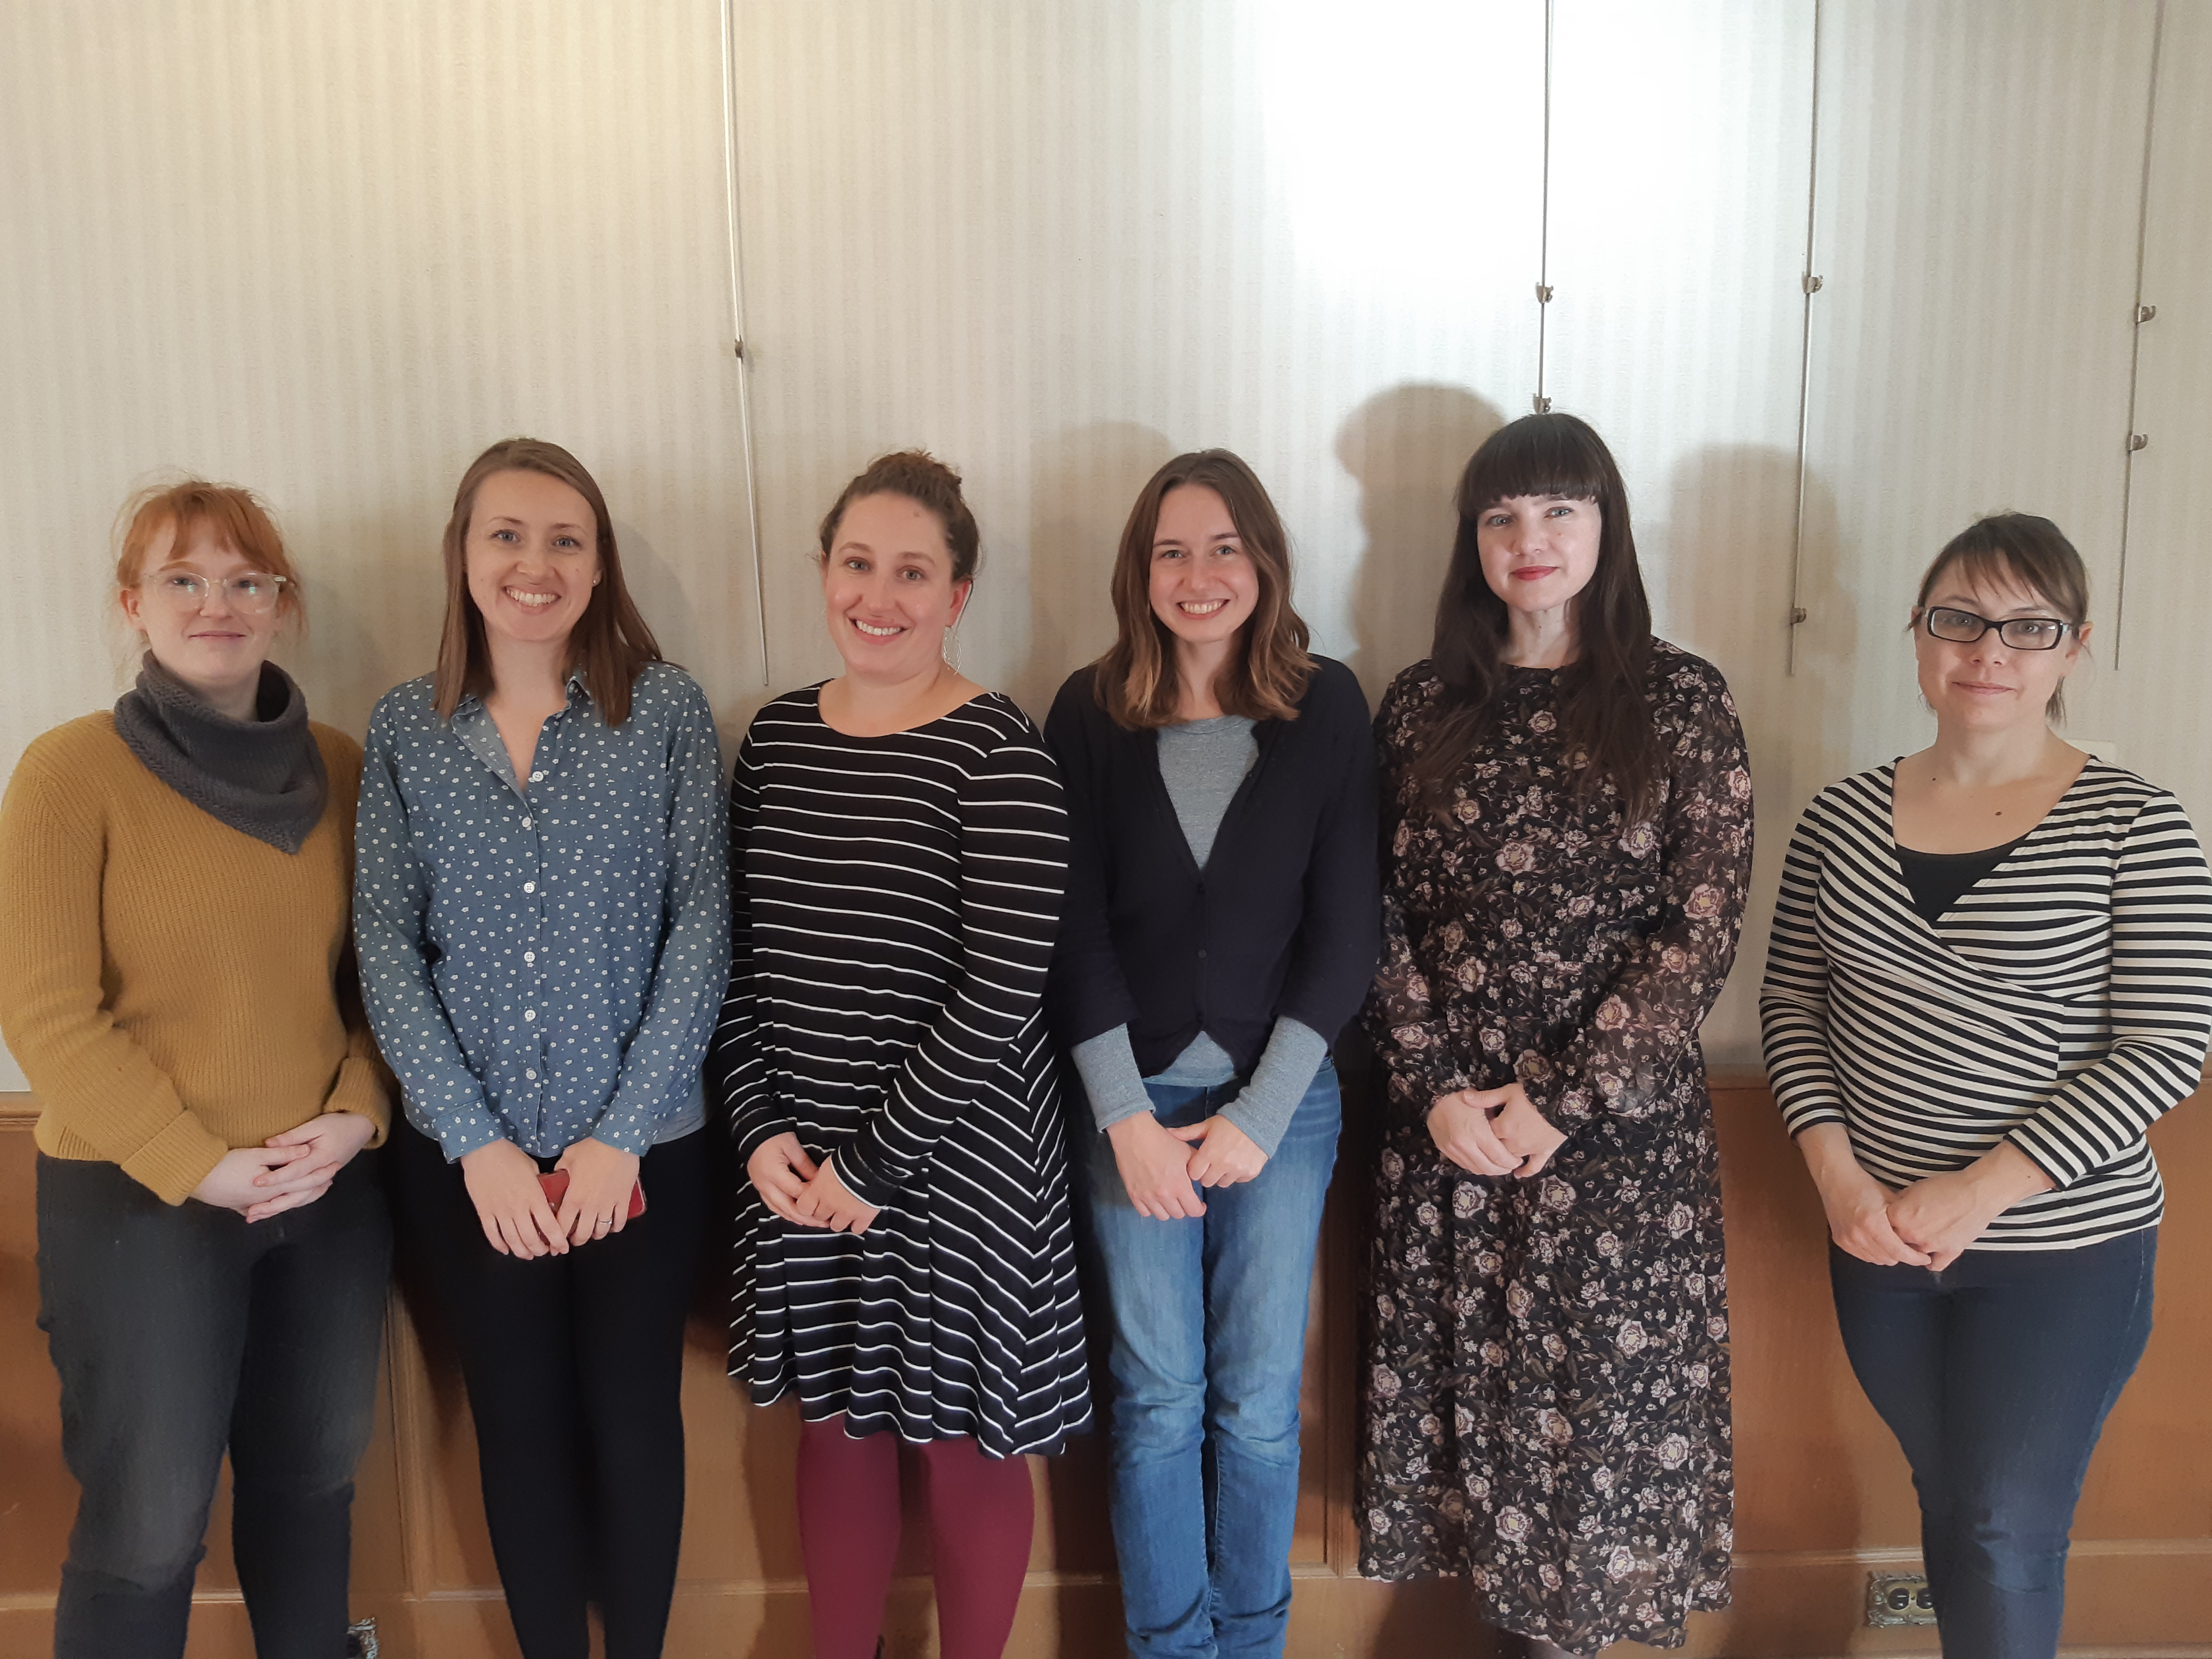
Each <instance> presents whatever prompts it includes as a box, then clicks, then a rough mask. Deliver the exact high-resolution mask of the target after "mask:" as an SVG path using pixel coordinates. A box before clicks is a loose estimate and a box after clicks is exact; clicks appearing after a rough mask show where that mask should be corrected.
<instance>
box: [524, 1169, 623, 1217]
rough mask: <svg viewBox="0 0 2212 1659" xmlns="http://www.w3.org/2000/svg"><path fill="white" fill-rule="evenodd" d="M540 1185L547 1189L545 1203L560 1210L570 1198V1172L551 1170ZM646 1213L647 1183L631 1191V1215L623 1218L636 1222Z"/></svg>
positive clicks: (539, 1178)
mask: <svg viewBox="0 0 2212 1659" xmlns="http://www.w3.org/2000/svg"><path fill="white" fill-rule="evenodd" d="M538 1185H539V1186H541V1187H543V1188H544V1189H545V1201H546V1202H547V1203H548V1204H550V1205H551V1206H553V1207H554V1208H555V1209H556V1210H558V1209H559V1208H560V1207H561V1200H562V1199H563V1198H565V1197H567V1196H568V1171H567V1170H549V1171H547V1172H546V1173H545V1174H544V1175H541V1176H538ZM644 1213H645V1183H644V1182H638V1183H637V1184H636V1185H635V1186H633V1187H632V1188H630V1189H629V1214H628V1215H627V1216H625V1217H623V1219H624V1220H625V1221H635V1220H636V1219H637V1218H638V1217H640V1216H641V1215H643V1214H644Z"/></svg>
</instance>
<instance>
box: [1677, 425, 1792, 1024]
mask: <svg viewBox="0 0 2212 1659" xmlns="http://www.w3.org/2000/svg"><path fill="white" fill-rule="evenodd" d="M1806 500H1807V507H1808V513H1810V512H1811V511H1812V510H1813V509H1814V507H1815V505H1816V501H1817V502H1823V503H1824V502H1825V501H1826V494H1825V492H1820V494H1819V495H1818V496H1817V497H1816V495H1814V494H1812V493H1808V495H1807V498H1806ZM1639 505H1640V506H1641V507H1642V508H1643V511H1642V513H1640V515H1639V522H1638V530H1639V532H1642V533H1640V534H1639V537H1638V539H1639V541H1640V542H1641V543H1643V544H1644V548H1643V550H1644V554H1645V563H1646V565H1647V575H1648V576H1649V577H1650V579H1651V584H1652V586H1653V589H1654V593H1655V599H1656V596H1657V595H1659V594H1662V593H1663V595H1664V598H1665V606H1664V614H1663V616H1662V621H1661V628H1660V631H1661V633H1662V635H1665V636H1666V637H1667V638H1669V639H1671V640H1673V641H1675V642H1676V643H1677V644H1679V645H1680V646H1681V647H1683V648H1684V649H1686V650H1690V651H1694V652H1696V653H1699V655H1700V656H1703V657H1706V658H1708V659H1711V661H1712V662H1713V663H1714V664H1715V665H1717V667H1718V668H1719V669H1720V670H1721V671H1722V672H1723V674H1725V675H1726V676H1727V677H1728V682H1729V690H1731V692H1733V693H1734V695H1735V704H1736V711H1737V713H1738V714H1739V716H1740V717H1741V720H1742V722H1743V734H1744V742H1745V744H1746V746H1747V748H1748V750H1750V754H1751V774H1752V782H1753V798H1754V799H1755V800H1756V802H1757V804H1758V811H1759V820H1758V824H1757V831H1756V835H1755V837H1754V848H1755V853H1756V862H1755V864H1754V865H1753V872H1752V879H1751V897H1750V902H1749V904H1748V905H1747V908H1746V909H1745V913H1744V924H1743V936H1742V943H1741V945H1740V946H1739V948H1738V950H1737V953H1736V961H1735V970H1734V972H1733V973H1731V974H1730V975H1729V982H1728V987H1727V988H1726V990H1724V991H1723V993H1722V995H1721V1000H1720V1001H1719V1002H1718V1003H1717V1005H1716V1006H1715V1008H1714V1010H1713V1012H1712V1014H1711V1016H1710V1017H1709V1018H1707V1020H1706V1022H1705V1030H1704V1034H1703V1041H1704V1044H1705V1056H1706V1059H1707V1060H1708V1061H1709V1062H1711V1063H1714V1064H1717V1065H1723V1066H1752V1065H1756V1064H1757V1063H1758V1061H1759V1018H1758V993H1759V977H1760V975H1761V974H1762V973H1763V972H1764V970H1765V957H1766V938H1767V933H1768V930H1769V928H1770V927H1771V923H1772V918H1773V897H1774V890H1775V887H1776V885H1777V884H1778V882H1779V880H1780V878H1781V871H1782V854H1783V851H1784V848H1786V847H1787V845H1788V844H1789V839H1790V827H1791V825H1792V824H1793V823H1795V822H1796V813H1797V810H1798V808H1799V807H1800V806H1801V805H1802V804H1803V802H1802V794H1801V790H1800V785H1799V779H1800V775H1801V774H1802V765H1803V763H1802V761H1801V760H1800V758H1799V756H1798V753H1797V744H1796V731H1797V729H1798V724H1797V722H1796V719H1795V716H1796V710H1797V698H1798V695H1799V693H1798V690H1797V688H1796V686H1795V684H1793V683H1792V682H1791V681H1790V679H1789V678H1787V664H1788V659H1789V658H1788V653H1789V649H1790V627H1789V618H1790V538H1791V533H1792V527H1793V526H1794V524H1795V522H1796V513H1797V457H1796V453H1794V452H1792V451H1790V450H1786V449H1780V448H1777V447H1773V446H1771V445H1763V444H1717V445H1709V446H1707V447H1703V448H1699V449H1696V450H1692V451H1691V452H1689V453H1687V454H1685V455H1684V456H1682V457H1681V458H1680V459H1679V460H1677V461H1676V462H1675V464H1674V470H1673V471H1672V472H1671V473H1670V474H1669V476H1668V490H1667V495H1666V498H1665V501H1664V502H1663V504H1662V502H1661V501H1657V500H1647V501H1643V502H1641V503H1639ZM1662 505H1663V510H1664V513H1665V517H1664V520H1663V521H1662V520H1660V519H1659V517H1658V511H1659V509H1661V508H1662ZM1831 516H1832V510H1831ZM1655 528H1656V532H1657V533H1656V534H1654V533H1652V532H1654V530H1655ZM1655 551H1656V553H1657V554H1658V557H1657V558H1656V559H1655V558H1654V557H1652V554H1653V553H1654V552H1655ZM1661 562H1663V566H1664V568H1663V569H1657V570H1652V569H1649V568H1648V567H1650V566H1652V565H1656V564H1659V563H1661ZM1801 672H1802V665H1801ZM1822 781H1826V780H1822ZM1814 787H1818V786H1817V785H1815V786H1814Z"/></svg>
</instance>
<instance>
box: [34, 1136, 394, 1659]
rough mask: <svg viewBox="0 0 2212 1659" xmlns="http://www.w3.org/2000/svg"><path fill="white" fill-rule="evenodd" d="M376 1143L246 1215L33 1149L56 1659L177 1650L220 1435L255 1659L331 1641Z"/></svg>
mask: <svg viewBox="0 0 2212 1659" xmlns="http://www.w3.org/2000/svg"><path fill="white" fill-rule="evenodd" d="M381 1156H382V1154H381V1153H378V1152H363V1153H362V1154H360V1155H359V1156H358V1157H356V1158H355V1159H354V1160H353V1161H352V1162H351V1163H349V1164H347V1165H346V1166H345V1168H344V1169H343V1170H340V1171H338V1176H337V1180H336V1181H334V1182H331V1189H330V1191H328V1192H326V1193H325V1194H323V1195H322V1196H321V1197H320V1198H319V1199H317V1200H315V1201H314V1202H313V1203H312V1204H307V1205H303V1206H301V1207H300V1208H298V1209H295V1210H286V1211H284V1212H283V1213H282V1214H279V1215H273V1216H271V1217H270V1218H269V1219H268V1220H266V1221H256V1222H252V1223H249V1222H247V1220H246V1218H245V1217H243V1216H241V1215H239V1214H238V1213H236V1212H234V1211H230V1210H221V1209H216V1208H213V1207H211V1206H209V1205H205V1204H202V1203H199V1202H197V1200H191V1199H187V1200H185V1202H184V1203H182V1204H177V1205H170V1204H164V1203H163V1202H162V1201H161V1200H160V1199H158V1198H156V1197H155V1196H154V1194H152V1193H150V1192H149V1191H147V1190H146V1188H143V1187H142V1186H140V1185H139V1184H138V1183H137V1182H135V1181H133V1180H132V1179H131V1177H130V1176H127V1175H125V1174H124V1173H123V1171H122V1170H119V1169H118V1168H117V1167H116V1166H115V1165H114V1164H106V1163H100V1162H94V1161H92V1160H84V1161H78V1160H76V1159H71V1158H48V1157H47V1156H46V1154H44V1153H43V1152H42V1153H40V1155H39V1193H38V1209H39V1296H40V1312H39V1323H40V1327H41V1328H43V1329H44V1330H45V1331H46V1342H47V1346H48V1348H49V1350H50V1352H52V1356H53V1362H54V1369H55V1370H57V1371H58V1372H59V1373H60V1374H61V1384H62V1455H63V1456H64V1457H65V1458H66V1459H67V1460H68V1462H69V1467H70V1474H74V1475H76V1478H77V1481H78V1484H79V1485H80V1486H82V1488H83V1492H82V1496H81V1497H80V1498H79V1499H78V1501H77V1510H76V1526H75V1527H74V1528H72V1529H71V1530H70V1541H69V1559H68V1561H67V1562H65V1563H64V1565H63V1567H62V1582H61V1595H60V1596H59V1598H58V1601H56V1603H55V1607H54V1652H55V1654H56V1655H57V1656H58V1659H118V1656H122V1655H128V1656H130V1659H179V1656H181V1655H182V1654H183V1653H184V1650H185V1623H186V1621H187V1620H189V1619H190V1617H191V1607H192V1583H193V1580H194V1578H195V1577H196V1576H197V1571H198V1568H199V1561H200V1556H201V1554H202V1553H203V1551H202V1549H201V1543H200V1541H201V1540H202V1539H203V1538H204V1536H205V1535H206V1533H207V1525H208V1506H209V1504H210V1503H212V1502H213V1501H214V1498H215V1486H216V1472H217V1470H218V1469H220V1468H221V1467H222V1455H223V1452H224V1450H225V1449H226V1448H228V1450H229V1452H230V1465H231V1476H232V1481H231V1523H230V1535H231V1547H232V1549H233V1551H234V1553H235V1555H236V1557H237V1562H238V1582H239V1587H240V1589H242V1590H243V1591H244V1592H245V1595H246V1616H247V1617H248V1618H249V1619H250V1620H252V1625H253V1647H254V1651H255V1652H256V1653H258V1654H259V1655H260V1656H262V1659H336V1656H337V1655H339V1654H342V1653H343V1652H344V1651H345V1645H346V1575H347V1572H348V1571H349V1567H350V1565H351V1560H352V1530H351V1528H352V1522H351V1511H352V1506H353V1470H354V1464H355V1463H356V1462H357V1461H358V1460H359V1459H360V1457H361V1454H362V1448H363V1447H365V1446H366V1445H367V1444H368V1436H369V1430H370V1428H371V1427H372V1425H373V1424H374V1407H375V1403H376V1362H377V1357H378V1354H379V1353H380V1351H381V1349H382V1346H383V1332H384V1291H385V1285H386V1283H387V1282H388V1280H389V1279H390V1278H391V1267H392V1222H391V1218H390V1217H389V1215H388V1214H387V1213H386V1210H385V1206H384V1192H383V1187H382V1183H381V1182H380V1180H379V1179H378V1171H377V1169H376V1161H377V1159H378V1158H380V1157H381Z"/></svg>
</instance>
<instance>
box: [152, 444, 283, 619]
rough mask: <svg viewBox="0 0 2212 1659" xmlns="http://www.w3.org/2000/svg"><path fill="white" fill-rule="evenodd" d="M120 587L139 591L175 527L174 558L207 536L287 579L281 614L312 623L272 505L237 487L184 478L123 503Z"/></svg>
mask: <svg viewBox="0 0 2212 1659" xmlns="http://www.w3.org/2000/svg"><path fill="white" fill-rule="evenodd" d="M115 522H116V526H117V532H118V533H117V536H116V555H115V586H116V587H117V589H118V591H119V590H121V589H124V588H126V587H136V586H138V583H139V581H140V580H141V579H143V577H144V575H145V574H146V560H147V557H148V556H149V554H151V553H152V552H153V550H154V544H155V542H157V541H159V540H161V532H163V531H165V530H167V529H169V528H170V527H172V526H174V527H175V530H176V537H175V539H174V540H173V541H172V542H171V544H170V547H169V550H170V553H171V555H172V556H174V555H175V554H177V553H179V552H182V551H183V550H185V548H186V547H188V546H190V545H191V543H192V541H193V540H194V538H196V537H197V536H199V535H200V534H201V533H202V532H205V533H206V534H207V535H208V536H209V537H210V538H211V539H212V540H214V541H215V542H216V543H218V544H221V545H222V546H224V547H228V548H230V549H231V550H233V551H234V552H236V553H237V554H238V556H240V558H242V559H244V560H245V561H246V562H247V563H248V564H250V565H252V567H253V568H255V569H256V570H262V571H266V572H267V573H268V574H270V575H272V576H282V577H283V579H284V586H283V587H282V588H281V589H279V590H278V594H277V600H276V605H277V612H278V614H279V615H280V616H282V617H283V618H284V620H285V621H287V622H288V623H294V624H302V623H305V622H306V621H307V598H306V595H305V594H303V593H302V592H301V582H300V573H299V571H298V570H297V569H296V568H294V566H293V563H292V556H291V554H290V552H289V551H288V550H286V548H285V546H284V537H283V532H280V531H279V530H278V529H277V528H276V520H275V519H274V518H273V517H271V516H270V511H269V505H268V503H267V502H265V501H263V500H262V499H261V498H260V497H259V496H258V495H255V494H254V493H253V492H252V490H250V489H240V487H239V486H238V485H236V484H221V483H209V482H208V481H207V480H206V479H205V478H184V479H180V480H179V481H178V482H177V483H166V484H150V485H149V486H148V487H147V488H145V489H142V490H140V491H138V493H137V494H136V495H133V496H131V499H130V500H129V501H125V502H124V503H123V509H122V511H121V512H119V513H117V514H116V518H115Z"/></svg>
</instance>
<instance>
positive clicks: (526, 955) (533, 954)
mask: <svg viewBox="0 0 2212 1659" xmlns="http://www.w3.org/2000/svg"><path fill="white" fill-rule="evenodd" d="M522 959H523V960H524V961H525V962H535V961H537V960H538V952H537V951H524V952H523V953H522Z"/></svg>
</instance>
